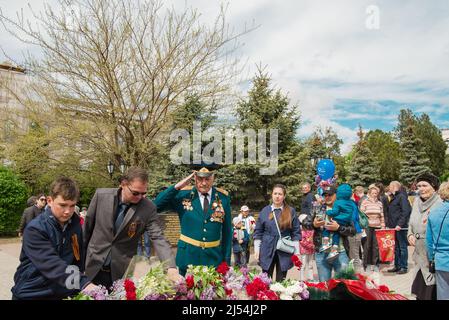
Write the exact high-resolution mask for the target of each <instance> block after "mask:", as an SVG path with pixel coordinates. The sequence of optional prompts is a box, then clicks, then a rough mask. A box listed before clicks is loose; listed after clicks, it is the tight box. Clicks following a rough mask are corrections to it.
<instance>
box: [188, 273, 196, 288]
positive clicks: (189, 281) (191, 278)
mask: <svg viewBox="0 0 449 320" xmlns="http://www.w3.org/2000/svg"><path fill="white" fill-rule="evenodd" d="M186 285H187V289H192V288H193V286H194V285H195V281H194V280H193V276H192V275H191V274H189V275H188V276H187V277H186Z"/></svg>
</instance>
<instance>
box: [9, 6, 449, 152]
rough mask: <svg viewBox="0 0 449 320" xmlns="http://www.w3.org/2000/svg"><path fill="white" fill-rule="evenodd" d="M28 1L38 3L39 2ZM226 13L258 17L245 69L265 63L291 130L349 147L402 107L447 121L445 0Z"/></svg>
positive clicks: (385, 126) (247, 39) (237, 21)
mask: <svg viewBox="0 0 449 320" xmlns="http://www.w3.org/2000/svg"><path fill="white" fill-rule="evenodd" d="M28 2H29V1H25V0H14V1H10V0H8V1H6V0H0V8H1V9H2V10H3V11H4V12H6V13H8V14H13V13H14V12H16V11H17V10H20V8H22V7H23V8H24V10H25V11H24V12H25V14H27V11H28V8H27V3H28ZM47 2H50V3H52V2H55V1H47ZM166 2H167V3H168V2H169V3H174V4H175V5H176V6H177V7H184V5H185V3H187V5H188V6H192V7H196V8H198V10H199V11H200V12H202V14H203V16H202V19H204V21H205V23H209V22H211V21H212V20H213V18H214V17H215V16H216V15H217V12H218V10H219V1H213V0H190V1H178V0H171V1H166ZM31 3H32V7H33V8H36V9H39V8H40V7H42V3H43V1H40V0H34V1H32V2H31ZM373 6H374V7H373ZM377 13H378V15H377ZM227 17H228V20H229V23H230V25H231V26H233V27H234V28H235V29H236V30H241V29H242V28H243V26H244V25H245V23H246V24H249V25H251V24H252V23H254V24H256V25H260V26H259V27H258V28H257V29H256V30H254V31H252V32H250V33H249V34H247V35H245V36H244V37H243V38H242V39H241V41H242V42H243V44H244V45H243V47H242V48H241V49H240V51H239V54H240V55H242V57H243V58H244V59H247V61H248V71H247V72H248V77H250V76H251V75H252V74H254V72H255V69H256V64H259V63H262V65H267V71H268V72H269V73H270V74H271V76H272V78H273V82H274V84H275V85H276V86H277V87H278V88H281V89H282V90H284V92H286V93H288V95H289V97H290V98H291V101H292V103H298V105H299V110H300V112H301V116H302V123H303V124H302V126H301V129H300V132H299V135H300V136H307V135H308V134H310V133H311V132H312V131H313V130H314V128H315V126H317V125H323V126H332V127H333V128H334V129H335V130H336V131H337V132H338V134H339V135H340V136H341V137H342V138H343V140H344V142H345V146H344V150H343V151H348V148H349V146H350V144H351V143H353V142H354V141H355V140H356V139H357V137H356V134H355V132H356V130H357V127H358V124H359V123H360V124H361V125H362V126H363V128H364V129H367V130H368V129H376V128H379V129H382V130H391V129H392V128H393V127H394V126H395V125H396V122H397V114H398V112H399V110H400V109H401V108H406V107H407V108H410V109H412V110H413V111H414V112H416V113H418V114H420V113H422V112H426V113H428V114H429V115H430V117H431V119H432V121H433V122H434V123H436V124H437V125H438V126H439V127H440V128H449V75H448V70H449V1H447V0H432V1H422V0H409V1H387V0H385V1H364V0H340V1H317V0H313V1H312V0H310V1H307V0H269V1H268V0H258V1H256V0H246V1H241V0H239V1H237V0H231V1H230V2H229V6H228V14H227ZM0 44H1V46H2V47H3V48H4V49H5V50H7V52H8V53H9V54H11V55H12V56H20V50H23V49H24V46H23V45H21V44H18V43H17V42H16V41H15V40H14V39H12V38H11V36H10V35H8V34H7V33H5V31H4V30H3V29H2V28H1V27H0ZM0 60H4V56H3V55H2V54H1V53H0ZM19 60H20V59H19ZM241 87H242V90H246V89H248V86H245V85H244V84H243V85H242V86H241Z"/></svg>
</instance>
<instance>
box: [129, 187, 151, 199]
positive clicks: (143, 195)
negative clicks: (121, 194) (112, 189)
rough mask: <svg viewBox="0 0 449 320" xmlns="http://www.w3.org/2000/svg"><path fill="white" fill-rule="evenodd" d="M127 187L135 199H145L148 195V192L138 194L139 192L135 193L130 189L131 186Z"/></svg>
mask: <svg viewBox="0 0 449 320" xmlns="http://www.w3.org/2000/svg"><path fill="white" fill-rule="evenodd" d="M127 187H128V190H129V192H131V194H132V195H133V196H134V197H137V196H138V195H141V196H142V197H145V196H146V194H147V193H148V192H138V191H134V190H131V188H130V187H129V186H127Z"/></svg>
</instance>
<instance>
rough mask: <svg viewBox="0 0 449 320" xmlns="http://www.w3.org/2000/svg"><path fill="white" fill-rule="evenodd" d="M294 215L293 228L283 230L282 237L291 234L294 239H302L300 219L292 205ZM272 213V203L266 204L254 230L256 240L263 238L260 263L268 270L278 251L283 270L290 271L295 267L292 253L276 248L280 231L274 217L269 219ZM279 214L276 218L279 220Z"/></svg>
mask: <svg viewBox="0 0 449 320" xmlns="http://www.w3.org/2000/svg"><path fill="white" fill-rule="evenodd" d="M290 210H291V215H292V228H291V229H286V230H281V235H282V237H286V236H290V237H291V239H292V240H293V241H298V244H299V241H300V240H301V229H300V223H299V219H298V217H297V216H296V210H295V209H294V208H292V207H290ZM270 213H271V205H269V206H266V207H265V208H263V209H262V211H261V212H260V214H259V218H258V219H257V222H256V229H255V230H254V234H253V238H254V239H255V240H256V239H258V240H262V241H261V244H260V253H259V264H260V266H261V267H262V270H265V271H267V270H268V269H269V268H270V265H271V263H272V262H273V259H274V254H275V253H276V252H277V254H278V256H279V261H280V264H281V271H288V270H289V269H290V268H291V267H293V262H292V261H291V256H292V255H291V254H288V253H285V252H282V251H279V250H276V244H277V241H278V240H279V232H278V229H277V228H276V223H275V221H274V219H271V220H270V219H269V215H270ZM279 217H280V214H279V215H276V218H277V219H278V221H279Z"/></svg>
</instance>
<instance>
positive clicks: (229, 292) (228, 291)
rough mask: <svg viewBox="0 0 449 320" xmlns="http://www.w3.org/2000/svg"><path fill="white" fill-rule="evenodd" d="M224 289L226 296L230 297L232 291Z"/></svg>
mask: <svg viewBox="0 0 449 320" xmlns="http://www.w3.org/2000/svg"><path fill="white" fill-rule="evenodd" d="M224 289H225V293H226V295H227V296H230V295H232V289H228V288H226V287H225V288H224Z"/></svg>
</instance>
